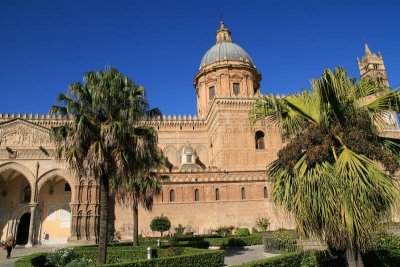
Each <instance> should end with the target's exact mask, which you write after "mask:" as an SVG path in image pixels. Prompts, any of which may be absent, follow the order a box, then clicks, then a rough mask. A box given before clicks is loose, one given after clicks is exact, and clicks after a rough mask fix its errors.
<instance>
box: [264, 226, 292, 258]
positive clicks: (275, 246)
mask: <svg viewBox="0 0 400 267" xmlns="http://www.w3.org/2000/svg"><path fill="white" fill-rule="evenodd" d="M298 238H299V234H298V233H297V232H296V231H295V230H286V229H279V230H276V231H268V232H266V234H265V246H264V251H265V252H272V253H280V252H295V251H297V239H298Z"/></svg>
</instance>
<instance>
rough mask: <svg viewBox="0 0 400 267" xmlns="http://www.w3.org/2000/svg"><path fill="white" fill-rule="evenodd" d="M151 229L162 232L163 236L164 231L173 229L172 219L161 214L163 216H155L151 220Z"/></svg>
mask: <svg viewBox="0 0 400 267" xmlns="http://www.w3.org/2000/svg"><path fill="white" fill-rule="evenodd" d="M150 229H151V230H152V231H157V232H160V233H161V236H163V232H165V231H168V230H169V229H171V221H170V220H169V219H168V217H166V216H164V215H162V214H161V216H157V217H154V218H153V220H151V223H150Z"/></svg>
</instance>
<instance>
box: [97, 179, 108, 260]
mask: <svg viewBox="0 0 400 267" xmlns="http://www.w3.org/2000/svg"><path fill="white" fill-rule="evenodd" d="M109 191H110V190H109V180H108V174H105V175H103V176H102V177H101V178H100V227H99V228H100V229H99V230H100V231H99V232H100V233H99V250H98V255H97V264H106V258H107V238H108V227H107V226H108V203H109V198H110V195H109Z"/></svg>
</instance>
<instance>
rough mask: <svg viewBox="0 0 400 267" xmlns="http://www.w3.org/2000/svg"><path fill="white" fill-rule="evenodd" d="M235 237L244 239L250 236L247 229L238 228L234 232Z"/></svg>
mask: <svg viewBox="0 0 400 267" xmlns="http://www.w3.org/2000/svg"><path fill="white" fill-rule="evenodd" d="M236 235H237V236H238V237H245V236H249V235H250V231H249V229H248V228H238V229H237V230H236Z"/></svg>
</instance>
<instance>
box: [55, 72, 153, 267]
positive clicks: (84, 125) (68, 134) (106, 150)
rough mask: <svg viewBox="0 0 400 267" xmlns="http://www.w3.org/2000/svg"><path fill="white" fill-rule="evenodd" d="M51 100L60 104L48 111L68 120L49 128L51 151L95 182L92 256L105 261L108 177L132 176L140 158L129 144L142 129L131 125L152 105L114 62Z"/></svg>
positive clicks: (148, 114)
mask: <svg viewBox="0 0 400 267" xmlns="http://www.w3.org/2000/svg"><path fill="white" fill-rule="evenodd" d="M57 100H58V101H59V102H60V105H58V106H57V105H55V106H52V108H51V109H50V112H51V113H52V114H61V115H65V116H68V117H69V118H70V120H71V123H67V124H66V125H63V126H59V127H55V128H53V130H52V136H53V138H54V140H55V143H56V147H57V156H58V157H62V158H65V160H66V162H67V163H68V164H69V166H70V168H71V170H73V171H74V172H75V174H76V175H77V177H94V178H95V179H96V180H97V181H98V183H99V184H100V225H99V252H98V259H97V262H98V263H99V264H105V262H106V254H107V224H108V205H109V202H110V201H109V200H110V181H113V180H114V179H121V178H120V177H129V176H133V177H134V176H135V171H136V169H137V166H140V165H141V164H142V163H141V162H140V157H137V156H138V154H137V151H136V150H135V145H134V144H135V142H134V140H135V138H136V136H137V135H138V132H139V133H140V132H142V129H141V127H137V125H138V124H139V121H142V120H145V119H147V118H148V117H150V116H152V115H153V114H156V113H158V112H157V111H158V110H149V109H148V102H147V101H146V99H145V91H144V89H143V87H141V86H137V85H136V84H135V83H134V82H133V81H132V80H131V79H130V78H129V77H127V76H124V75H123V74H121V73H120V72H118V70H117V69H115V68H109V69H107V70H105V71H98V72H93V71H90V72H88V73H86V74H85V76H84V79H83V84H81V83H79V82H76V83H72V84H71V85H70V86H69V87H68V92H67V94H60V95H59V96H58V97H57ZM153 111H154V112H153ZM144 154H145V153H144Z"/></svg>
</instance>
